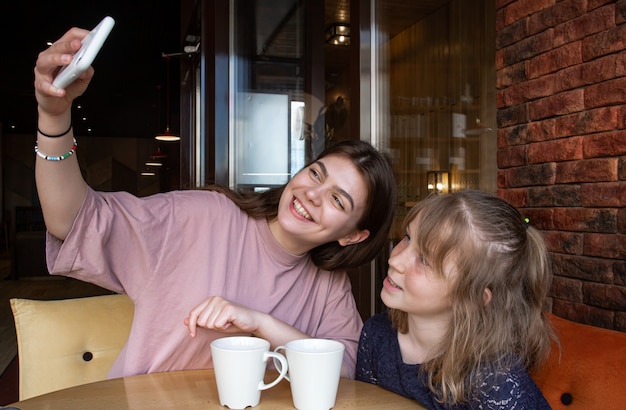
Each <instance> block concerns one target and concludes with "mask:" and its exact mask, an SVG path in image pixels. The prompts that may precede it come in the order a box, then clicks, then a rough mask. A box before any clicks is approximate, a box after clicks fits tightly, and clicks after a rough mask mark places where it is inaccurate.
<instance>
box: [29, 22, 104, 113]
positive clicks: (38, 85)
mask: <svg viewBox="0 0 626 410" xmlns="http://www.w3.org/2000/svg"><path fill="white" fill-rule="evenodd" d="M87 34H89V30H84V29H79V28H72V29H70V30H69V31H67V32H66V33H65V34H64V35H63V37H61V38H60V39H58V40H57V41H55V42H54V43H53V44H52V45H51V46H50V47H48V48H47V49H45V50H43V51H42V52H40V53H39V55H38V57H37V61H36V63H35V68H34V88H35V95H36V97H37V102H38V104H39V108H40V110H43V111H45V112H49V113H50V114H53V115H58V114H60V113H61V112H64V111H65V110H67V109H68V108H69V107H70V105H71V103H72V100H73V99H74V98H76V97H77V96H79V95H81V94H82V93H83V92H84V91H85V90H86V88H87V85H88V84H89V82H90V81H91V78H92V77H93V73H94V71H93V68H92V67H90V68H89V69H88V70H87V71H86V72H85V73H83V74H82V75H81V76H80V78H79V79H78V80H76V81H75V82H74V83H73V84H71V85H70V86H69V87H68V88H67V89H61V88H57V87H55V86H53V85H52V82H53V80H54V77H55V76H56V74H57V73H58V72H59V70H60V69H61V67H62V66H65V65H67V64H69V63H71V61H72V59H73V55H74V53H75V52H76V51H78V50H79V49H80V47H81V40H82V39H83V38H84V37H85V36H86V35H87ZM56 97H61V98H56Z"/></svg>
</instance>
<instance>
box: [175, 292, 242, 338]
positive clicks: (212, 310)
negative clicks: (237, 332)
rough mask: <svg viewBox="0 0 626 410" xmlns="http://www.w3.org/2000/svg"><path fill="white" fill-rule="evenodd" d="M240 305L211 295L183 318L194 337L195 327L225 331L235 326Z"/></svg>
mask: <svg viewBox="0 0 626 410" xmlns="http://www.w3.org/2000/svg"><path fill="white" fill-rule="evenodd" d="M239 309H240V307H239V306H238V305H236V304H233V303H232V302H230V301H228V300H226V299H223V298H221V297H212V298H209V299H207V300H206V301H205V302H202V303H201V304H199V305H198V306H196V307H195V308H194V309H193V310H192V311H191V312H190V313H189V316H188V317H187V318H186V319H185V320H184V323H185V325H186V326H187V329H188V330H189V334H190V335H191V337H195V336H196V334H197V327H198V326H200V327H204V328H207V329H212V330H217V331H220V332H224V331H227V330H229V329H231V328H233V327H235V325H234V322H235V321H236V320H237V314H238V311H239Z"/></svg>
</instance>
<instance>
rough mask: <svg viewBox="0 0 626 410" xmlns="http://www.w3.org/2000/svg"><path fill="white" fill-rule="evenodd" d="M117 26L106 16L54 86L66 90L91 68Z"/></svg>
mask: <svg viewBox="0 0 626 410" xmlns="http://www.w3.org/2000/svg"><path fill="white" fill-rule="evenodd" d="M114 25H115V20H113V18H112V17H109V16H106V17H105V18H103V19H102V21H101V22H100V23H98V25H97V26H96V27H95V28H94V29H93V30H91V31H90V32H89V34H87V37H85V38H83V40H82V41H81V43H82V45H81V47H80V49H79V50H78V51H77V52H76V53H75V54H74V58H73V59H72V62H71V63H69V64H68V65H66V66H65V67H63V68H62V69H61V71H59V73H58V74H57V76H56V77H55V79H54V81H53V82H52V85H54V86H55V87H58V88H65V87H67V86H68V85H70V84H71V83H72V81H74V80H75V79H76V78H78V76H79V75H81V74H82V73H83V72H85V70H87V69H88V68H89V66H90V65H91V63H93V60H94V59H95V58H96V55H98V52H99V51H100V48H102V45H103V44H104V41H105V40H106V39H107V37H108V36H109V33H110V32H111V30H112V29H113V26H114Z"/></svg>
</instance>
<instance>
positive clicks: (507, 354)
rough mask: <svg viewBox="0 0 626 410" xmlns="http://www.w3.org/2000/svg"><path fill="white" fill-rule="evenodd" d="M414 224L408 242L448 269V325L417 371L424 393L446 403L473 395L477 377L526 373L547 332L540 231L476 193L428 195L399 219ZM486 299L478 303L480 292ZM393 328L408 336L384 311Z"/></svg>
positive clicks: (438, 269) (547, 276) (393, 313)
mask: <svg viewBox="0 0 626 410" xmlns="http://www.w3.org/2000/svg"><path fill="white" fill-rule="evenodd" d="M414 218H419V220H418V221H419V223H418V228H417V232H411V233H410V235H411V240H415V241H417V246H418V247H419V249H420V251H421V252H423V254H424V257H425V259H426V260H428V261H429V264H430V266H431V267H432V268H433V270H434V272H435V274H437V275H441V277H444V272H443V267H444V264H445V263H446V262H447V261H450V262H452V263H453V265H454V266H455V275H454V278H453V279H452V280H453V287H452V293H451V295H452V296H451V297H452V300H453V307H452V321H451V323H450V328H449V329H448V332H447V334H446V337H444V339H443V341H442V342H441V343H440V345H439V346H438V349H436V351H435V352H433V353H432V354H431V356H430V358H429V359H428V360H427V361H425V362H424V363H423V364H422V365H421V366H420V372H423V374H425V375H427V380H428V383H429V386H430V388H431V390H432V391H433V392H434V393H435V395H436V396H437V397H439V399H440V400H441V401H442V402H444V403H447V404H455V403H459V402H465V401H466V400H467V399H468V397H470V395H471V394H473V393H475V392H476V390H475V389H477V388H478V386H479V384H480V382H481V373H482V375H483V376H484V372H485V371H490V370H493V369H506V368H508V367H510V366H512V365H515V364H518V363H519V364H522V365H523V366H525V367H526V369H528V370H530V369H533V368H534V367H535V366H536V365H538V364H539V363H540V362H541V361H542V360H543V359H544V358H545V357H546V356H547V354H548V353H549V350H550V340H551V339H553V338H554V334H553V333H552V330H551V328H550V326H549V324H548V322H547V320H546V318H545V316H544V314H543V309H544V302H545V299H546V296H547V293H548V290H549V287H550V282H551V279H552V276H551V273H550V262H549V258H548V253H547V249H546V246H545V243H544V240H543V238H542V236H541V233H540V232H539V231H537V230H536V229H534V228H533V227H532V226H528V224H527V223H525V222H524V220H523V218H522V216H521V215H520V213H519V212H518V211H517V210H516V209H515V208H514V207H513V206H511V205H510V204H508V203H507V202H505V201H504V200H502V199H500V198H498V197H497V196H495V195H492V194H488V193H485V192H480V191H476V190H465V191H459V192H455V193H452V194H448V195H437V196H432V197H429V198H427V199H425V200H424V201H421V202H420V203H418V204H417V205H416V206H415V207H414V208H413V209H411V210H410V211H409V213H408V215H407V216H406V219H405V226H408V224H409V223H410V222H411V221H412V220H413V219H414ZM485 289H489V290H490V291H491V295H492V297H491V300H490V302H489V303H487V304H485V302H484V299H483V298H484V291H485ZM389 315H390V318H391V321H392V324H393V326H394V327H395V328H396V329H398V331H399V332H401V333H406V332H408V326H409V325H408V321H407V314H406V313H405V312H402V311H399V310H394V309H390V310H389Z"/></svg>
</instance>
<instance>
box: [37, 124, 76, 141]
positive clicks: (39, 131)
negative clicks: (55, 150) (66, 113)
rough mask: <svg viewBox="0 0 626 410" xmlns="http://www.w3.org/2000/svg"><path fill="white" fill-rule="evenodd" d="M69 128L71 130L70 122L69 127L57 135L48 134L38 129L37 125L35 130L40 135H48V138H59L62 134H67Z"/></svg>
mask: <svg viewBox="0 0 626 410" xmlns="http://www.w3.org/2000/svg"><path fill="white" fill-rule="evenodd" d="M71 130H72V124H70V127H69V128H68V129H67V131H65V132H62V133H61V134H59V135H50V134H46V133H45V132H43V131H42V130H40V129H39V127H37V132H38V133H40V134H41V135H43V136H44V137H48V138H59V137H62V136H64V135H67V134H68V133H69V132H70V131H71Z"/></svg>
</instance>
